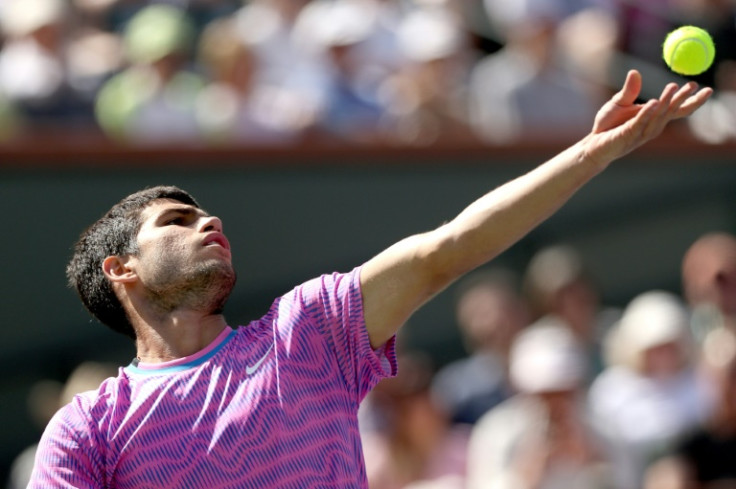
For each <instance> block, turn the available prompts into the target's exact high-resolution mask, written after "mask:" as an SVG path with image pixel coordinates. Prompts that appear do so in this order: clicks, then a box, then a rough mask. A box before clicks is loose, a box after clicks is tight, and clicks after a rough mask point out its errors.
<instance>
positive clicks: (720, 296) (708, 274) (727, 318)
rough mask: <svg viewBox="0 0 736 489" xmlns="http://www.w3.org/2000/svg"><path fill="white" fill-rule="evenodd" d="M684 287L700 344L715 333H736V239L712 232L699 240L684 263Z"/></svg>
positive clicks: (690, 249) (692, 246)
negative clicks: (728, 330) (710, 333)
mask: <svg viewBox="0 0 736 489" xmlns="http://www.w3.org/2000/svg"><path fill="white" fill-rule="evenodd" d="M682 287H683V290H684V294H685V298H686V299H687V301H688V303H689V304H690V306H691V307H692V308H693V314H694V321H693V324H694V327H695V330H694V333H695V335H696V337H697V338H698V339H699V340H703V339H704V338H705V336H706V334H707V333H708V332H709V331H711V330H713V329H719V328H722V327H725V328H728V329H731V330H736V237H735V236H733V235H732V234H730V233H727V232H712V233H707V234H704V235H703V236H701V237H700V238H698V239H697V240H696V241H695V242H694V243H693V244H692V245H691V246H690V248H688V250H687V252H686V253H685V255H684V257H683V260H682Z"/></svg>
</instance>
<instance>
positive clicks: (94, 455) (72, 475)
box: [28, 399, 104, 489]
mask: <svg viewBox="0 0 736 489" xmlns="http://www.w3.org/2000/svg"><path fill="white" fill-rule="evenodd" d="M78 402H79V401H78V400H77V399H75V401H73V402H72V403H71V404H68V405H66V406H65V407H63V408H62V409H61V410H59V412H57V413H56V415H54V417H53V418H52V419H51V421H50V422H49V424H48V426H47V427H46V430H45V431H44V433H43V435H42V436H41V441H40V442H39V445H38V450H37V452H36V460H35V464H34V467H33V472H32V473H31V480H30V483H29V484H28V489H42V488H43V489H52V488H53V489H62V488H63V489H67V488H69V489H71V488H75V489H93V488H94V489H97V488H102V487H104V484H103V482H102V481H103V476H102V473H103V471H102V468H101V467H102V463H101V457H100V454H99V452H98V451H96V450H94V443H93V442H92V436H91V432H90V429H89V425H88V424H87V422H86V420H85V418H84V417H83V415H81V411H80V409H79V405H78V404H77V403H78Z"/></svg>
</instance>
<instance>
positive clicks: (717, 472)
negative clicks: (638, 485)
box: [644, 329, 736, 489]
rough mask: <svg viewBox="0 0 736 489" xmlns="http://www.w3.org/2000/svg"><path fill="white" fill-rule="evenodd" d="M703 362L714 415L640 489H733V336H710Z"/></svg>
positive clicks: (735, 384)
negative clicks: (710, 385)
mask: <svg viewBox="0 0 736 489" xmlns="http://www.w3.org/2000/svg"><path fill="white" fill-rule="evenodd" d="M703 360H704V363H705V365H706V367H707V372H708V375H709V378H710V379H711V381H712V382H713V385H714V387H715V392H716V398H715V399H716V402H715V406H714V409H713V412H712V414H711V415H710V416H709V418H708V420H707V421H706V422H705V424H704V425H703V426H701V427H698V429H696V430H695V432H694V433H692V434H689V435H688V436H686V437H685V439H684V440H683V442H682V443H680V444H679V445H678V446H677V447H675V449H674V450H672V452H671V453H669V454H668V455H666V456H665V457H663V458H662V459H661V460H658V461H657V462H656V463H654V464H653V465H652V466H651V467H650V468H649V470H648V471H647V477H646V479H645V485H644V489H717V488H721V489H725V488H730V487H735V486H736V337H735V336H734V332H733V331H732V330H727V329H718V330H714V331H711V332H710V333H708V337H707V339H706V342H705V344H704V348H703Z"/></svg>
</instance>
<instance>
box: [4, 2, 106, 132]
mask: <svg viewBox="0 0 736 489" xmlns="http://www.w3.org/2000/svg"><path fill="white" fill-rule="evenodd" d="M69 20H70V19H69V7H68V5H67V4H66V2H64V1H63V0H5V1H3V2H1V3H0V23H1V25H2V29H3V31H4V33H5V36H6V37H7V39H6V41H5V43H4V44H3V46H2V50H1V51H0V97H2V98H5V99H7V102H8V104H9V105H10V106H11V107H14V110H17V111H18V112H19V113H20V114H21V116H22V117H23V119H25V120H27V121H28V122H29V123H32V124H34V125H36V126H38V127H41V128H49V127H55V126H54V124H57V125H58V124H64V125H83V126H85V127H89V126H90V125H91V123H92V122H93V118H92V110H91V104H89V103H85V100H84V99H83V97H81V96H80V93H79V92H77V91H76V90H75V88H74V87H73V86H72V83H71V80H70V70H69V28H70V24H69ZM5 114H8V112H7V111H6V112H5ZM57 127H58V126H57Z"/></svg>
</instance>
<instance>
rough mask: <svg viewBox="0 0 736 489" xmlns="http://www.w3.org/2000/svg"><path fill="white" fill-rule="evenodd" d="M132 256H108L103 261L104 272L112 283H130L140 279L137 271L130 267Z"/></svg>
mask: <svg viewBox="0 0 736 489" xmlns="http://www.w3.org/2000/svg"><path fill="white" fill-rule="evenodd" d="M129 260H130V256H117V255H112V256H108V257H107V258H105V259H104V260H103V261H102V272H103V273H104V274H105V277H107V279H108V280H110V281H111V282H112V283H129V282H134V281H136V280H137V279H138V275H137V274H136V273H135V271H134V270H133V269H132V268H130V267H128V262H129Z"/></svg>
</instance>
